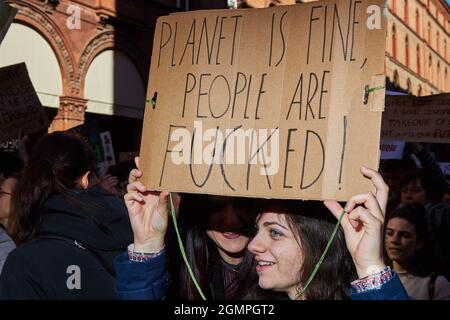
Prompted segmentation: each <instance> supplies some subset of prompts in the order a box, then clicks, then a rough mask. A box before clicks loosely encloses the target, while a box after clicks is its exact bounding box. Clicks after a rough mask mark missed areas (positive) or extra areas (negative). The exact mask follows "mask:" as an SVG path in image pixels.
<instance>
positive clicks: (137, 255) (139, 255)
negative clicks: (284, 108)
mask: <svg viewBox="0 0 450 320" xmlns="http://www.w3.org/2000/svg"><path fill="white" fill-rule="evenodd" d="M127 251H128V258H129V259H130V262H146V261H150V260H153V259H155V258H156V257H159V256H160V255H162V254H163V252H164V247H163V248H162V249H161V250H159V251H157V252H153V253H143V252H138V251H135V248H134V243H132V244H130V245H129V246H128V248H127Z"/></svg>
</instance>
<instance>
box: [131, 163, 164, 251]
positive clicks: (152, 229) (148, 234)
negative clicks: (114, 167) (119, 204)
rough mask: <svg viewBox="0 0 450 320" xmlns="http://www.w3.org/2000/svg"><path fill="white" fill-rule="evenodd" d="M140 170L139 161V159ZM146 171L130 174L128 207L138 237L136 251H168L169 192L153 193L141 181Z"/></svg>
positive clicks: (135, 170) (135, 241) (136, 238)
mask: <svg viewBox="0 0 450 320" xmlns="http://www.w3.org/2000/svg"><path fill="white" fill-rule="evenodd" d="M136 166H139V158H136ZM141 176H142V171H140V170H138V169H133V170H131V172H130V176H129V184H128V186H127V193H126V194H125V197H124V198H125V204H126V206H127V209H128V213H129V215H130V222H131V227H132V228H133V234H134V250H135V251H136V252H142V253H153V252H158V251H160V250H161V249H162V248H163V247H164V236H165V234H166V231H167V224H168V217H169V211H168V208H167V200H168V196H169V193H168V192H152V191H148V190H147V188H146V187H145V186H144V185H143V184H142V183H141V182H139V181H137V179H138V178H139V177H141Z"/></svg>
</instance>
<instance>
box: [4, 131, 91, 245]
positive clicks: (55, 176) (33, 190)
mask: <svg viewBox="0 0 450 320" xmlns="http://www.w3.org/2000/svg"><path fill="white" fill-rule="evenodd" d="M94 161H95V158H94V153H93V152H92V149H91V148H90V146H89V145H88V144H87V143H86V142H85V141H84V140H82V139H81V138H78V137H76V136H74V135H70V134H67V133H62V132H55V133H51V134H49V135H46V136H44V137H43V138H41V139H40V140H39V141H38V143H37V144H36V146H35V147H34V149H33V151H32V153H31V155H30V159H29V164H28V166H27V167H26V168H25V169H24V170H23V173H22V178H21V179H20V181H19V182H18V184H17V186H16V188H15V191H14V195H13V197H12V203H11V204H12V207H11V210H12V213H11V221H10V222H11V233H12V237H13V239H14V241H15V242H16V244H21V243H24V242H26V241H28V240H30V239H32V238H33V237H34V236H35V235H36V234H37V232H38V231H39V230H38V229H39V224H40V218H41V216H40V210H39V209H40V208H41V207H42V205H43V204H44V202H45V201H46V200H47V199H48V198H49V197H50V196H51V195H54V194H61V195H64V194H65V193H67V191H68V190H70V189H72V188H75V187H76V185H77V180H78V179H79V178H80V177H81V176H82V175H83V174H85V173H87V172H88V171H91V170H92V168H93V165H94Z"/></svg>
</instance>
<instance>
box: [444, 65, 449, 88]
mask: <svg viewBox="0 0 450 320" xmlns="http://www.w3.org/2000/svg"><path fill="white" fill-rule="evenodd" d="M447 76H448V74H447V67H446V68H445V73H444V91H445V92H448V89H447V88H448V77H447Z"/></svg>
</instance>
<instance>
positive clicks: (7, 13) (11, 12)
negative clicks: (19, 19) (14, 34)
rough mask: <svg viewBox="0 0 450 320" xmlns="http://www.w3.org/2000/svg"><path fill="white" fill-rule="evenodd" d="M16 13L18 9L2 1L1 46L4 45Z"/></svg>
mask: <svg viewBox="0 0 450 320" xmlns="http://www.w3.org/2000/svg"><path fill="white" fill-rule="evenodd" d="M16 13H17V9H16V8H13V7H11V6H9V5H7V4H5V3H4V2H3V1H2V0H0V44H1V43H2V41H3V38H5V35H6V31H8V29H9V26H10V25H11V23H12V22H13V20H14V17H15V16H16Z"/></svg>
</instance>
